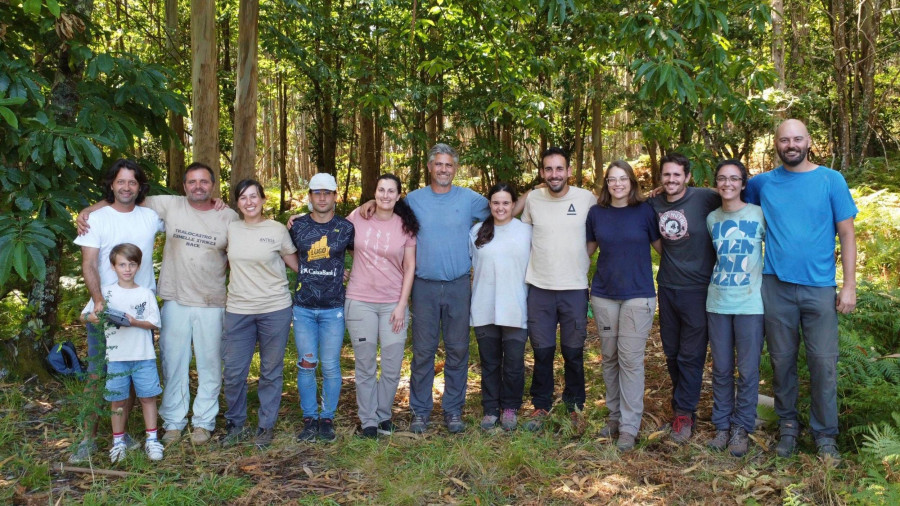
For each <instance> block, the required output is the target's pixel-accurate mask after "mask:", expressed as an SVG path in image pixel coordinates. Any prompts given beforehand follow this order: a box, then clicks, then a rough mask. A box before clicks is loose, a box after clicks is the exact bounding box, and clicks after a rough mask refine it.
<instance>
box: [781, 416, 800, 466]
mask: <svg viewBox="0 0 900 506" xmlns="http://www.w3.org/2000/svg"><path fill="white" fill-rule="evenodd" d="M779 426H780V427H781V437H780V438H779V439H778V444H777V445H776V446H775V454H776V455H778V456H779V457H785V458H787V457H790V456H791V455H793V454H794V452H796V451H797V437H798V436H799V435H800V423H798V422H797V421H796V420H782V421H781V423H779Z"/></svg>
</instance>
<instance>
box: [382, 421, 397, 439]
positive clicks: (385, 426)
mask: <svg viewBox="0 0 900 506" xmlns="http://www.w3.org/2000/svg"><path fill="white" fill-rule="evenodd" d="M377 430H378V434H379V435H381V436H392V435H394V432H395V431H396V430H397V426H396V425H394V422H392V421H390V420H384V421H382V422H380V423H379V424H378V429H377Z"/></svg>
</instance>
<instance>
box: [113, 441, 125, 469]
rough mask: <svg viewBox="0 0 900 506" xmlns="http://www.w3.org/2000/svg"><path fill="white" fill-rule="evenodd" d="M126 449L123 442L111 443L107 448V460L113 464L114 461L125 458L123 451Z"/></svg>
mask: <svg viewBox="0 0 900 506" xmlns="http://www.w3.org/2000/svg"><path fill="white" fill-rule="evenodd" d="M127 451H128V447H127V446H125V443H124V442H122V443H116V444H114V445H112V448H110V449H109V461H110V462H112V463H113V464H115V463H116V462H119V461H122V460H125V453H126V452H127Z"/></svg>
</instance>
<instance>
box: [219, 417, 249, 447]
mask: <svg viewBox="0 0 900 506" xmlns="http://www.w3.org/2000/svg"><path fill="white" fill-rule="evenodd" d="M247 436H249V434H248V433H247V429H245V428H244V426H243V425H235V424H234V422H232V421H231V420H228V421H227V422H226V423H225V434H223V435H222V436H221V437H220V438H219V444H221V445H222V447H223V448H228V447H229V446H234V445H236V444H238V443H240V442H241V441H243V440H245V439H247Z"/></svg>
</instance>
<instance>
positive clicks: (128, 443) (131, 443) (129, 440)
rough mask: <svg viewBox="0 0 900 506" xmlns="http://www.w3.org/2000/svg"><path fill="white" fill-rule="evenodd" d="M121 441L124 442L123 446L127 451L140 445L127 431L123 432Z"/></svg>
mask: <svg viewBox="0 0 900 506" xmlns="http://www.w3.org/2000/svg"><path fill="white" fill-rule="evenodd" d="M122 441H124V442H125V448H127V449H128V451H132V450H137V449H138V448H140V447H141V443H139V442H138V441H135V439H134V438H133V437H131V436H130V435H129V434H128V433H127V432H126V433H125V436H124V437H122Z"/></svg>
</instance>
